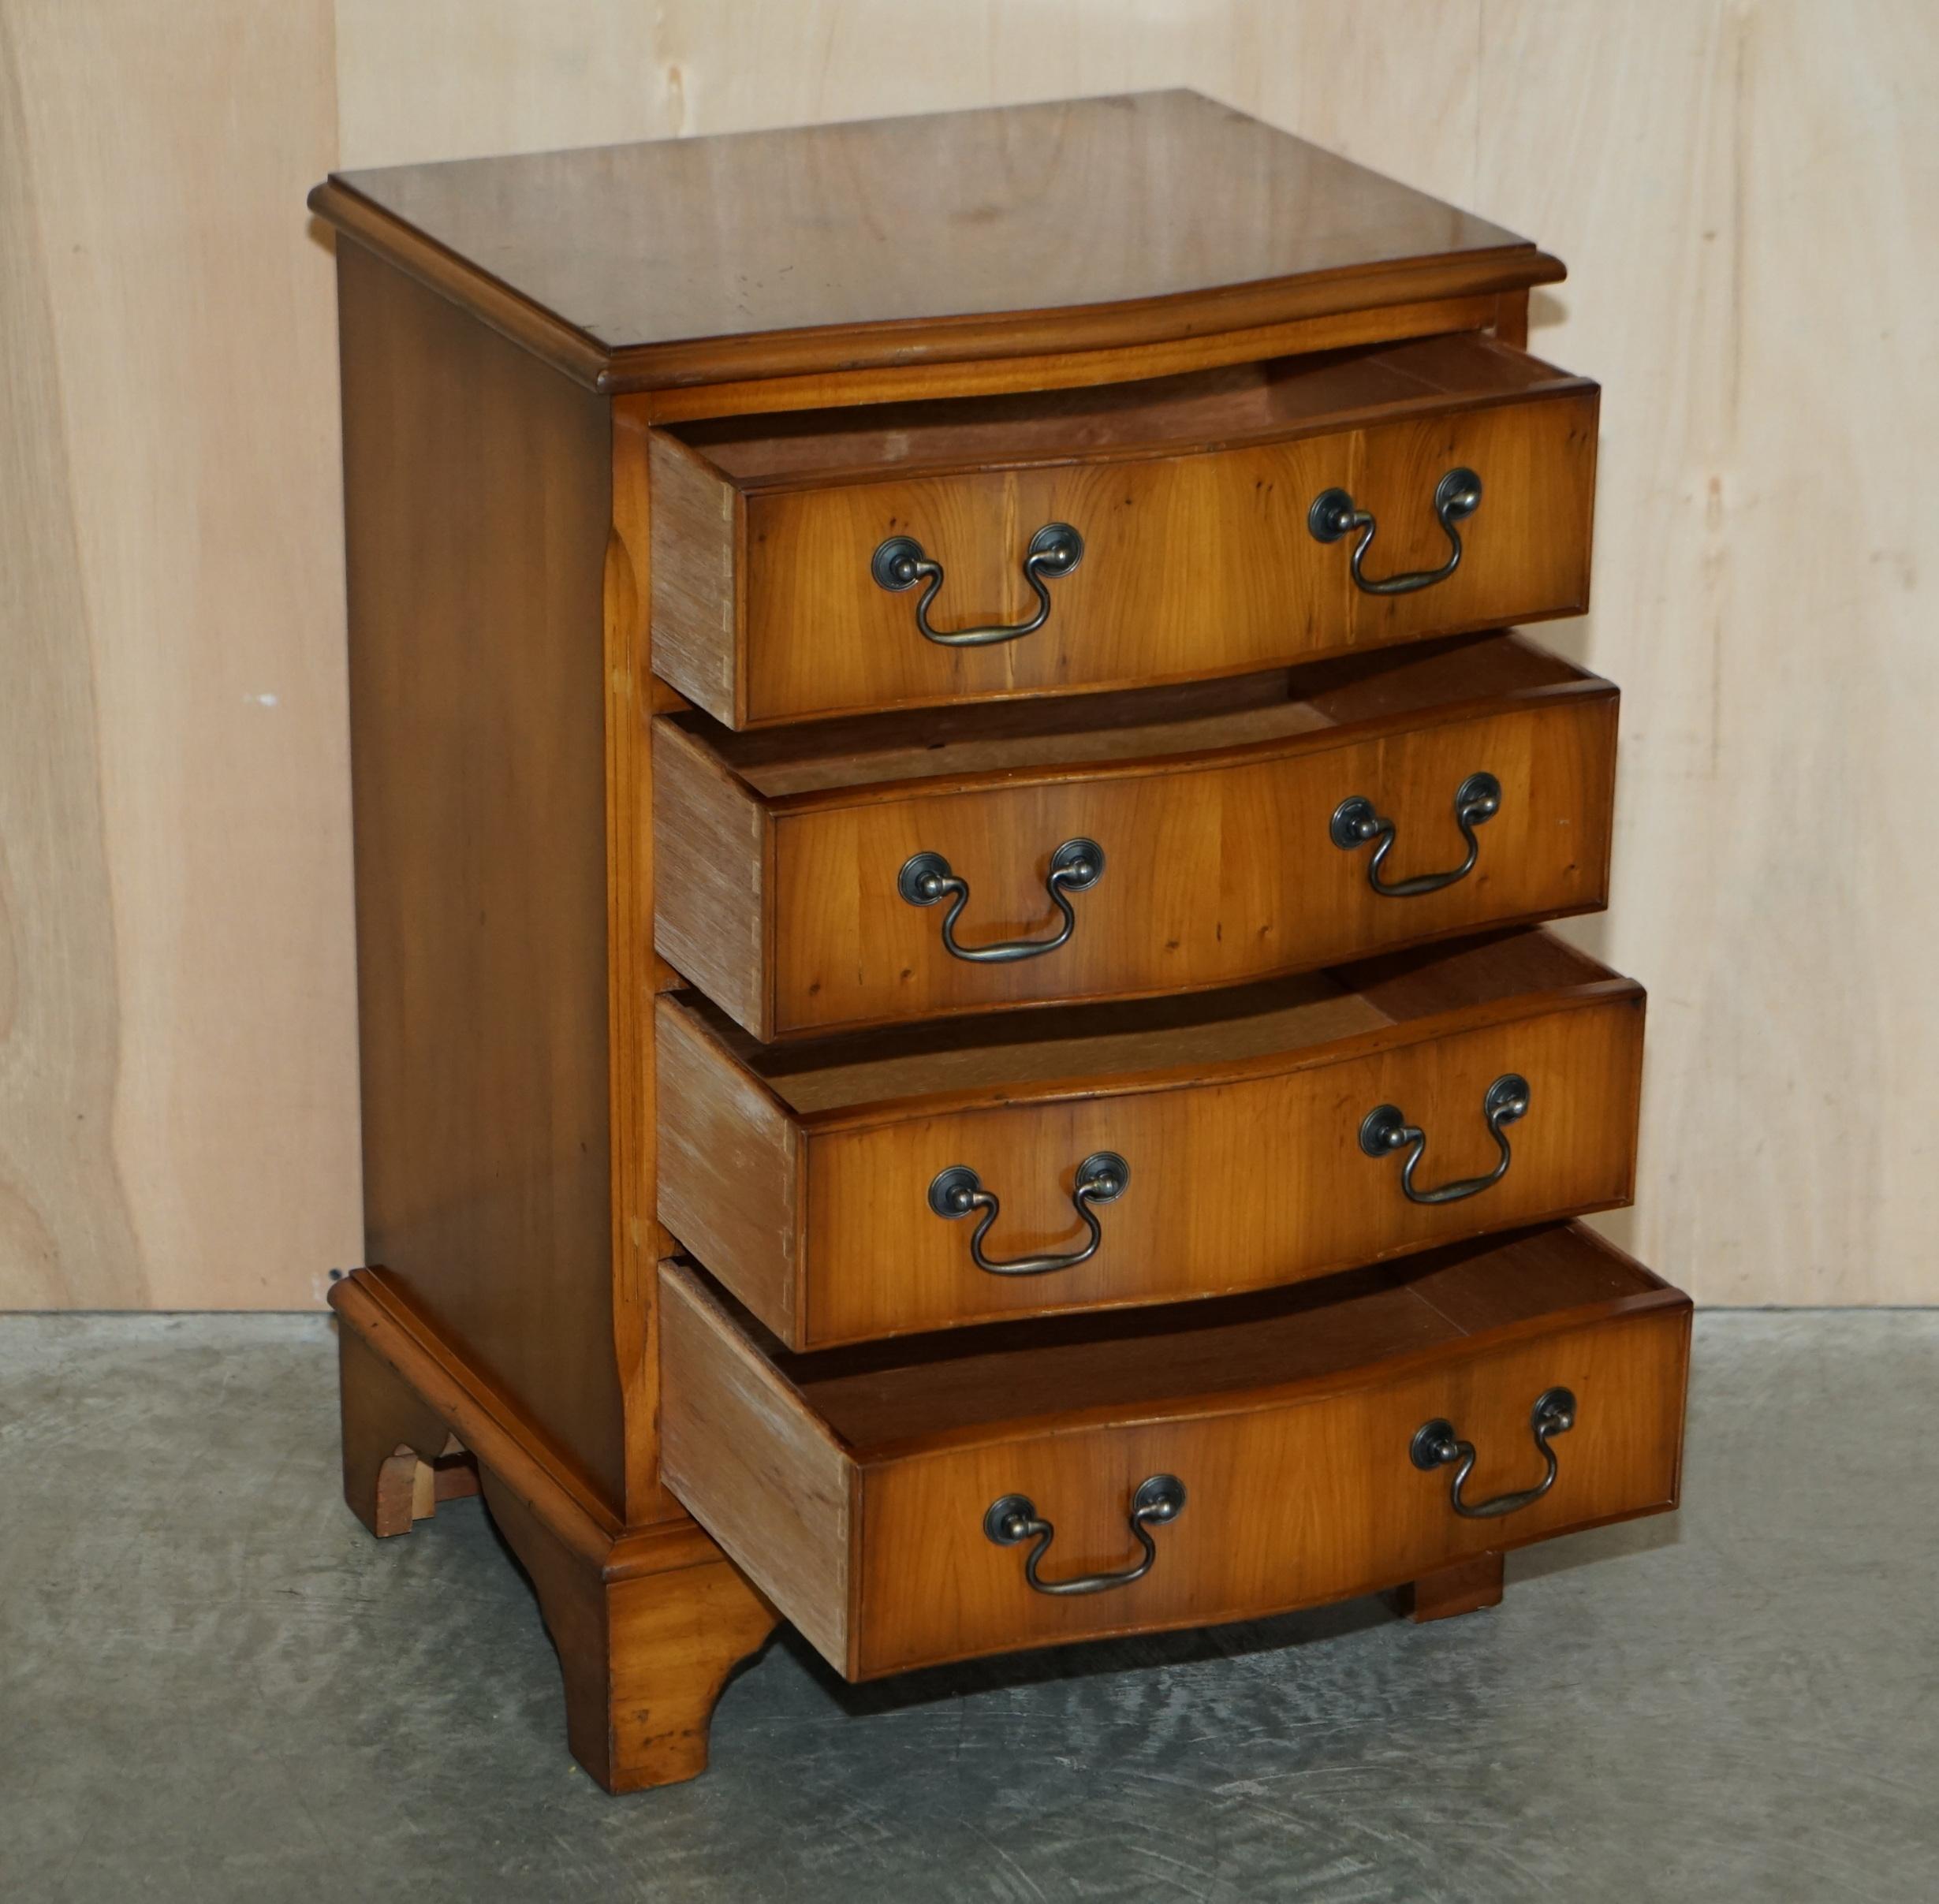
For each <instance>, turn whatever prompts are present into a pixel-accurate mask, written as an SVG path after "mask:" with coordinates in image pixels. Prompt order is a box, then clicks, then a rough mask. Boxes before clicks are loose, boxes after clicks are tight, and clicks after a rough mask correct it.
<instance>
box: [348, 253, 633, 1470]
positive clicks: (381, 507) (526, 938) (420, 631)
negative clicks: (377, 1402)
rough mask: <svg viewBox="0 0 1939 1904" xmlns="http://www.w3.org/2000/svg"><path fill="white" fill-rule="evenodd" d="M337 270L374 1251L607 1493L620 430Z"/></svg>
mask: <svg viewBox="0 0 1939 1904" xmlns="http://www.w3.org/2000/svg"><path fill="white" fill-rule="evenodd" d="M338 268H339V273H340V278H341V299H342V313H343V330H344V339H345V350H344V362H343V387H344V415H345V434H344V472H345V504H346V517H345V529H346V535H347V538H348V550H349V598H350V629H351V641H350V693H351V728H352V747H353V751H354V753H355V757H356V774H355V778H354V781H353V788H354V792H355V796H356V845H357V854H356V889H357V945H358V978H359V989H360V1006H361V1031H362V1050H363V1085H364V1119H363V1126H364V1157H365V1168H364V1203H365V1221H366V1228H367V1233H368V1248H369V1254H370V1259H371V1261H374V1262H378V1263H382V1264H383V1265H386V1268H388V1269H390V1272H392V1273H393V1275H394V1276H397V1278H398V1279H399V1280H400V1281H401V1284H403V1286H404V1287H405V1288H406V1289H407V1290H408V1292H409V1294H410V1295H411V1296H412V1299H413V1300H414V1301H415V1302H416V1303H417V1304H418V1305H419V1306H420V1307H421V1308H423V1310H425V1312H426V1313H427V1314H428V1315H430V1316H431V1317H432V1319H433V1320H434V1322H435V1323H436V1325H438V1327H439V1328H441V1329H442V1330H444V1331H446V1332H447V1333H448V1335H449V1338H450V1340H451V1341H452V1343H453V1344H454V1346H456V1347H457V1348H458V1349H459V1350H460V1351H461V1352H462V1353H463V1354H464V1356H465V1358H466V1359H467V1360H468V1361H469V1362H472V1363H474V1364H475V1365H476V1366H478V1367H479V1368H481V1369H483V1370H484V1371H486V1373H487V1374H488V1376H489V1377H490V1379H491V1380H492V1382H493V1383H494V1386H496V1387H498V1388H502V1389H504V1390H505V1391H506V1392H509V1393H510V1394H512V1395H515V1396H516V1397H517V1398H518V1399H519V1400H520V1403H521V1404H522V1405H523V1406H524V1407H525V1408H526V1409H527V1410H528V1412H529V1413H530V1414H532V1415H534V1416H535V1417H536V1418H538V1419H539V1420H540V1421H543V1423H544V1424H545V1425H546V1429H547V1430H548V1432H549V1433H550V1434H551V1435H552V1436H554V1438H555V1439H556V1440H557V1441H558V1442H559V1443H560V1444H561V1445H562V1446H564V1447H565V1448H567V1449H568V1450H569V1451H570V1452H571V1454H572V1456H573V1457H574V1458H575V1459H576V1460H577V1461H579V1462H580V1463H581V1464H582V1465H583V1466H584V1470H585V1473H586V1474H587V1477H588V1479H589V1481H591V1484H592V1485H595V1486H596V1487H597V1488H598V1489H600V1490H602V1492H604V1494H605V1495H606V1497H607V1498H608V1499H609V1500H611V1501H612V1502H613V1503H615V1505H616V1506H623V1504H624V1503H625V1500H626V1499H627V1492H628V1480H629V1477H628V1447H627V1438H626V1432H625V1421H624V1417H623V1410H622V1384H621V1376H620V1371H619V1369H618V1367H617V1362H616V1359H615V1355H614V1349H613V1344H614V1325H615V1313H614V1276H615V1265H614V1258H613V1184H612V1181H611V1177H610V1168H611V1161H612V1156H613V1153H612V1150H611V1148H610V1131H611V1120H612V1104H611V1098H610V1086H611V1079H610V1073H609V1068H608V1052H607V1038H608V1028H609V1022H610V1000H609V995H608V986H609V979H610V972H609V967H608V933H609V918H608V905H609V881H610V874H611V871H612V869H611V867H610V863H609V859H608V851H607V842H606V802H607V774H606V693H605V689H606V682H607V679H608V671H607V668H606V650H605V639H606V636H605V632H604V631H605V598H604V588H605V582H606V560H607V553H608V540H609V536H610V532H611V525H612V518H613V509H612V467H611V459H612V437H611V426H610V420H609V418H608V416H607V413H606V405H605V404H603V403H602V401H600V400H599V399H598V398H597V397H591V396H590V395H588V394H587V393H585V392H584V391H582V390H580V389H577V388H576V386H573V385H572V384H570V383H569V382H566V380H565V378H561V377H560V376H559V375H558V374H557V373H556V372H554V371H550V370H548V369H547V368H546V367H545V366H544V365H543V364H542V363H539V361H538V360H537V359H535V358H533V357H530V356H525V355H524V354H523V353H522V352H517V351H515V350H514V349H513V348H512V347H511V346H510V345H508V344H505V343H504V342H503V341H501V340H500V339H499V338H498V337H495V336H494V335H493V334H492V333H490V332H489V331H487V330H484V329H483V328H482V327H481V326H478V325H475V324H473V323H472V322H469V321H468V319H465V318H464V317H463V315H461V313H459V312H458V311H457V309H456V308H455V307H453V306H452V305H449V304H446V303H445V302H444V301H443V300H442V299H439V298H437V297H434V296H432V295H431V293H430V292H427V291H426V290H424V289H422V288H420V287H419V286H418V285H415V284H413V283H412V282H411V281H409V280H408V279H406V278H402V277H401V276H400V275H398V274H397V273H396V272H394V271H393V270H390V267H389V266H386V265H383V264H382V263H378V261H377V260H376V259H374V258H371V256H370V255H368V254H367V253H365V252H362V251H360V250H359V249H357V248H356V247H354V246H349V245H346V246H345V248H344V250H343V252H342V253H341V255H340V257H339V259H338ZM647 1129H648V1130H650V1129H651V1120H648V1122H647Z"/></svg>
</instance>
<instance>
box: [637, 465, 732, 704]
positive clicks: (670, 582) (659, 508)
mask: <svg viewBox="0 0 1939 1904" xmlns="http://www.w3.org/2000/svg"><path fill="white" fill-rule="evenodd" d="M649 456H650V468H651V483H652V486H653V504H654V507H653V591H652V606H651V609H650V613H651V617H652V620H653V621H654V627H653V629H652V641H653V659H654V668H655V670H656V672H657V673H658V674H659V675H660V676H662V678H663V679H664V680H669V681H671V682H673V684H675V685H676V686H679V685H680V684H682V683H684V684H685V687H684V693H685V694H686V696H687V698H688V699H689V700H690V701H694V702H698V703H699V705H700V706H703V707H713V706H727V707H733V706H736V705H737V704H738V703H739V702H740V698H741V695H742V693H743V690H742V687H741V685H740V656H741V654H742V643H741V640H740V628H739V625H738V622H739V607H740V597H739V594H738V593H737V591H736V589H735V587H734V575H735V572H736V569H737V568H739V566H740V562H741V560H742V557H741V553H740V548H741V544H742V542H743V541H744V538H745V536H746V532H747V519H746V516H745V513H744V511H743V510H742V509H741V507H740V498H739V497H738V496H736V494H735V493H734V490H733V486H732V485H731V484H729V483H724V482H722V479H720V477H719V476H718V475H717V474H716V473H715V472H714V471H713V470H712V469H710V468H709V467H708V466H707V464H706V463H705V462H704V461H703V460H702V459H701V458H700V457H699V456H695V454H694V453H693V452H692V450H690V449H688V448H687V446H686V445H684V443H682V442H680V441H679V440H678V439H677V438H674V437H671V436H669V435H668V434H666V432H665V431H664V430H655V431H654V432H653V434H652V436H651V448H650V451H649Z"/></svg>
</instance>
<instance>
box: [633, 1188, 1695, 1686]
mask: <svg viewBox="0 0 1939 1904" xmlns="http://www.w3.org/2000/svg"><path fill="white" fill-rule="evenodd" d="M660 1287H661V1293H662V1332H661V1382H662V1399H661V1410H662V1463H663V1471H664V1473H665V1475H666V1480H667V1481H668V1484H669V1485H670V1486H671V1487H672V1489H673V1491H674V1492H675V1493H676V1494H677V1495H678V1496H680V1498H681V1500H682V1501H684V1503H685V1504H686V1505H687V1507H688V1508H689V1509H690V1510H691V1511H692V1513H693V1515H695V1518H697V1519H698V1520H699V1522H701V1523H702V1525H703V1526H705V1527H706V1529H707V1531H708V1532H709V1533H710V1534H711V1535H712V1536H713V1537H714V1539H715V1540H717V1541H718V1542H719V1543H720V1544H721V1545H722V1547H723V1548H725V1549H726V1551H727V1552H729V1554H730V1555H731V1556H733V1559H735V1560H736V1562H737V1563H739V1564H740V1567H742V1569H743V1570H744V1571H745V1572H746V1573H747V1574H748V1575H749V1576H750V1578H752V1579H753V1580H754V1582H755V1583H756V1585H759V1587H760V1588H761V1589H762V1590H763V1592H764V1593H766V1594H767V1595H768V1597H770V1599H772V1600H774V1603H775V1604H776V1605H777V1606H778V1607H779V1608H781V1611H782V1612H784V1613H785V1614H786V1615H787V1616H788V1617H789V1619H792V1621H793V1622H794V1623H795V1624H796V1626H799V1627H800V1630H801V1631H802V1632H803V1633H804V1634H806V1636H807V1638H808V1639H809V1640H810V1641H811V1642H812V1643H813V1644H814V1645H815V1647H816V1649H818V1651H819V1652H821V1653H822V1655H823V1656H825V1657H826V1659H827V1660H829V1662H830V1664H832V1665H833V1666H834V1667H836V1668H837V1670H838V1671H841V1672H842V1673H844V1674H845V1675H847V1676H848V1678H850V1679H871V1678H874V1677H875V1676H877V1675H881V1674H884V1673H892V1672H902V1671H908V1670H909V1669H910V1668H912V1667H919V1666H926V1665H931V1664H937V1663H938V1662H941V1661H943V1660H960V1659H966V1658H969V1657H972V1656H975V1655H977V1654H979V1653H990V1652H1006V1651H1009V1650H1010V1649H1014V1648H1019V1647H1027V1646H1044V1645H1055V1644H1057V1643H1059V1642H1061V1641H1069V1640H1077V1639H1087V1638H1098V1637H1102V1636H1103V1635H1106V1634H1122V1633H1135V1632H1150V1631H1155V1630H1159V1629H1162V1628H1165V1627H1170V1626H1199V1625H1210V1624H1212V1623H1216V1622H1218V1621H1221V1620H1233V1619H1251V1618H1254V1617H1256V1616H1258V1615H1262V1614H1266V1613H1272V1612H1283V1611H1285V1610H1286V1609H1288V1608H1293V1607H1298V1606H1303V1605H1310V1604H1314V1603H1317V1602H1320V1601H1324V1600H1339V1599H1344V1598H1348V1597H1352V1596H1353V1595H1355V1594H1359V1593H1371V1592H1374V1591H1375V1590H1377V1589H1381V1588H1384V1587H1389V1586H1395V1585H1400V1583H1402V1582H1405V1581H1409V1580H1412V1579H1415V1578H1419V1577H1420V1576H1422V1575H1423V1574H1428V1573H1431V1572H1434V1571H1437V1569H1439V1568H1441V1567H1446V1566H1449V1565H1451V1564H1453V1563H1456V1562H1458V1561H1460V1560H1462V1559H1466V1558H1467V1557H1469V1556H1473V1555H1476V1554H1480V1553H1482V1552H1489V1551H1491V1550H1499V1549H1501V1548H1505V1547H1517V1546H1520V1545H1522V1544H1524V1543H1526V1542H1527V1541H1534V1540H1540V1539H1543V1538H1546V1537H1547V1536H1549V1535H1551V1534H1555V1533H1563V1532H1565V1531H1568V1530H1572V1529H1576V1528H1581V1527H1586V1526H1594V1525H1596V1524H1598V1523H1599V1522H1605V1521H1611V1520H1617V1519H1621V1518H1626V1517H1628V1516H1629V1515H1638V1514H1646V1513H1650V1512H1653V1511H1660V1510H1662V1509H1665V1508H1668V1507H1674V1506H1675V1505H1676V1489H1677V1478H1678V1470H1679V1464H1680V1457H1681V1451H1682V1441H1683V1415H1684V1377H1685V1374H1686V1372H1687V1366H1688V1360H1689V1331H1690V1301H1689V1299H1688V1298H1687V1296H1685V1295H1682V1294H1681V1293H1680V1292H1679V1291H1676V1290H1674V1289H1672V1288H1670V1287H1669V1286H1668V1285H1667V1284H1665V1283H1663V1282H1662V1281H1661V1280H1659V1279H1658V1278H1657V1277H1656V1276H1653V1275H1651V1274H1650V1272H1649V1271H1648V1270H1647V1269H1644V1268H1643V1266H1642V1265H1640V1264H1638V1263H1636V1262H1635V1261H1631V1259H1630V1258H1628V1257H1626V1256H1624V1254H1622V1253H1621V1252H1620V1250H1616V1249H1613V1248H1612V1247H1611V1246H1609V1244H1607V1243H1604V1242H1602V1240H1601V1239H1600V1238H1598V1237H1597V1236H1595V1235H1594V1234H1593V1233H1591V1232H1590V1231H1587V1230H1586V1229H1583V1228H1580V1227H1579V1226H1578V1225H1575V1224H1557V1225H1553V1226H1550V1227H1548V1228H1542V1229H1537V1230H1530V1231H1522V1232H1520V1233H1519V1234H1517V1235H1513V1236H1512V1237H1510V1238H1508V1239H1507V1240H1505V1241H1504V1240H1501V1239H1490V1240H1488V1241H1486V1242H1482V1243H1466V1244H1461V1245H1458V1246H1454V1247H1452V1248H1448V1249H1443V1250H1436V1251H1434V1252H1432V1253H1430V1254H1426V1255H1422V1256H1416V1257H1413V1258H1408V1259H1407V1260H1406V1261H1404V1262H1403V1263H1400V1264H1397V1265H1385V1266H1382V1267H1378V1268H1375V1269H1368V1270H1363V1271H1358V1272H1355V1273H1354V1274H1352V1275H1351V1276H1341V1277H1335V1278H1333V1279H1329V1280H1328V1281H1327V1282H1326V1283H1324V1284H1303V1285H1300V1286H1297V1287H1293V1288H1291V1289H1282V1290H1274V1291H1270V1292H1268V1293H1266V1294H1265V1295H1247V1296H1240V1297H1235V1298H1232V1299H1225V1300H1221V1301H1217V1302H1203V1303H1195V1304H1193V1305H1192V1306H1191V1308H1190V1309H1189V1310H1187V1311H1184V1312H1180V1311H1178V1310H1144V1311H1139V1312H1135V1313H1130V1314H1117V1315H1110V1316H1104V1317H1062V1318H1058V1319H1056V1320H1053V1321H1038V1322H1035V1323H1031V1324H1006V1325H1001V1326H999V1327H996V1328H985V1329H979V1330H977V1331H975V1332H974V1336H973V1338H971V1337H969V1336H966V1335H964V1334H954V1335H951V1336H947V1337H943V1338H940V1339H938V1338H930V1339H928V1340H926V1341H923V1342H911V1341H908V1340H904V1341H901V1342H892V1343H876V1344H871V1345H867V1346H864V1347H855V1348H845V1349H834V1350H829V1351H823V1352H822V1353H820V1354H789V1352H787V1351H785V1350H783V1349H781V1347H780V1346H779V1345H778V1344H777V1343H775V1342H774V1339H773V1338H772V1337H771V1336H769V1335H768V1334H767V1333H766V1331H765V1330H763V1328H762V1327H761V1325H759V1323H758V1322H756V1321H754V1319H753V1318H752V1317H751V1316H749V1315H748V1313H747V1312H746V1311H745V1310H743V1309H741V1308H740V1306H739V1305H738V1304H736V1302H734V1301H733V1299H732V1298H731V1297H729V1296H727V1295H725V1294H724V1293H722V1291H720V1290H719V1289H718V1287H716V1286H715V1285H714V1284H712V1283H710V1281H709V1280H707V1278H706V1277H705V1276H703V1275H702V1274H700V1273H699V1272H698V1271H696V1270H695V1269H692V1268H691V1267H689V1266H688V1265H684V1264H681V1263H668V1264H666V1265H662V1269H661V1284H660ZM1181 1492H1182V1506H1181V1505H1180V1504H1179V1501H1180V1494H1181ZM1457 1501H1458V1503H1460V1505H1459V1507H1457V1504H1456V1503H1457ZM1478 1508H1480V1509H1486V1510H1487V1511H1486V1512H1485V1513H1476V1512H1475V1510H1476V1509H1478ZM1462 1510H1466V1511H1462ZM1033 1571H1034V1573H1035V1578H1036V1582H1037V1584H1036V1585H1033V1584H1032V1582H1031V1578H1030V1574H1031V1572H1033ZM1110 1575H1120V1576H1123V1578H1121V1579H1118V1580H1115V1581H1109V1580H1106V1578H1103V1577H1105V1576H1110ZM1073 1583H1077V1584H1078V1585H1079V1586H1080V1590H1077V1591H1071V1590H1068V1589H1071V1587H1072V1585H1073ZM1057 1587H1063V1588H1065V1589H1067V1590H1065V1591H1064V1592H1055V1591H1050V1590H1046V1589H1054V1588H1057Z"/></svg>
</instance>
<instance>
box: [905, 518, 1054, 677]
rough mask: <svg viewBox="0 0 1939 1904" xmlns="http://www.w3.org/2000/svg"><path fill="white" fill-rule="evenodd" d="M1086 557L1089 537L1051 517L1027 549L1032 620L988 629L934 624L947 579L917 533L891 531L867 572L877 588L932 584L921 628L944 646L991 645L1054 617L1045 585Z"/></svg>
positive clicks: (919, 609) (919, 618) (919, 606)
mask: <svg viewBox="0 0 1939 1904" xmlns="http://www.w3.org/2000/svg"><path fill="white" fill-rule="evenodd" d="M1083 559H1084V538H1083V537H1082V536H1081V535H1079V534H1078V533H1077V531H1076V530H1075V529H1073V528H1072V527H1071V525H1070V524H1068V523H1067V522H1047V523H1046V524H1044V525H1043V527H1042V528H1041V529H1039V530H1038V531H1037V533H1036V534H1035V535H1033V536H1032V537H1031V538H1030V546H1029V548H1028V549H1027V550H1025V551H1024V580H1025V581H1026V582H1027V583H1029V584H1030V587H1031V593H1032V594H1035V596H1036V598H1037V611H1036V613H1035V614H1034V615H1032V616H1031V617H1029V619H1028V620H1024V621H1020V622H1014V623H1005V624H998V625H996V626H993V627H988V628H934V627H932V626H931V625H930V620H929V609H930V603H932V602H934V600H935V598H936V594H937V591H938V590H939V589H941V588H942V582H943V573H942V563H940V562H938V561H931V560H930V557H928V556H927V555H926V554H925V553H923V545H922V544H921V543H920V542H918V541H917V540H916V539H915V537H914V536H912V535H892V536H890V537H889V539H888V540H887V541H886V542H883V543H882V544H881V545H880V546H879V547H878V548H877V550H876V551H875V553H874V555H872V556H871V557H870V558H869V564H868V571H869V573H870V574H871V576H873V577H874V580H875V586H876V587H878V588H886V589H887V590H888V591H889V593H890V594H901V593H902V592H903V591H904V590H905V589H911V588H913V587H915V585H916V583H919V582H921V583H927V587H924V589H923V592H922V594H921V596H920V598H919V599H918V601H917V602H916V604H915V628H916V632H917V633H918V634H919V635H921V636H922V637H923V639H924V640H925V641H933V642H934V643H936V645H937V646H938V647H942V648H986V647H989V646H991V645H992V644H994V643H997V642H1004V641H1015V640H1016V639H1017V638H1018V636H1020V635H1034V634H1035V633H1036V632H1037V631H1038V629H1039V628H1042V626H1043V624H1045V622H1046V621H1047V620H1049V619H1050V590H1049V589H1047V588H1046V587H1045V586H1044V584H1045V583H1046V582H1050V581H1055V580H1056V579H1057V577H1058V576H1067V575H1068V574H1069V573H1070V572H1071V571H1072V569H1073V568H1076V566H1077V564H1079V563H1080V562H1081V561H1083Z"/></svg>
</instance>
